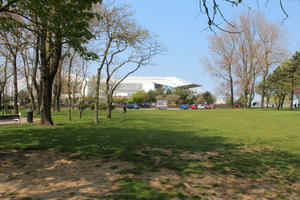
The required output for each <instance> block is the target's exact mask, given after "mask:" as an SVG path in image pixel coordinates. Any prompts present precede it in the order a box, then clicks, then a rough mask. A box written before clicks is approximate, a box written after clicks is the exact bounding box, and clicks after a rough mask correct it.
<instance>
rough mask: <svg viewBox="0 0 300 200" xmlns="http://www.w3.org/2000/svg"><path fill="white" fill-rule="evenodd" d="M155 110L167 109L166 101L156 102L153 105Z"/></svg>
mask: <svg viewBox="0 0 300 200" xmlns="http://www.w3.org/2000/svg"><path fill="white" fill-rule="evenodd" d="M155 108H156V109H159V110H162V109H167V108H168V101H165V100H157V102H156V105H155Z"/></svg>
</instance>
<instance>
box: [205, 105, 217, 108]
mask: <svg viewBox="0 0 300 200" xmlns="http://www.w3.org/2000/svg"><path fill="white" fill-rule="evenodd" d="M216 108H217V107H216V106H215V105H206V106H205V109H216Z"/></svg>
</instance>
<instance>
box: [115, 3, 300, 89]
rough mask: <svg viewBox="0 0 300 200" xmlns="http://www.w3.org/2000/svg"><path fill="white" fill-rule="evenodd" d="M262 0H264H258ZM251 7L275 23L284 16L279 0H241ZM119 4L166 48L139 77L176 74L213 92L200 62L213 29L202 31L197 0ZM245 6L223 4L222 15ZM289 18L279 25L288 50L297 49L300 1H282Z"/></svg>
mask: <svg viewBox="0 0 300 200" xmlns="http://www.w3.org/2000/svg"><path fill="white" fill-rule="evenodd" d="M258 1H259V2H264V0H258ZM244 2H245V4H246V5H247V6H250V7H251V8H252V9H258V10H261V11H262V12H263V13H264V14H265V16H266V17H267V18H268V19H269V20H272V21H274V22H277V23H281V21H282V19H283V18H284V14H283V12H282V11H281V10H280V7H279V3H278V2H279V0H272V1H270V3H269V5H268V6H267V7H265V6H264V4H261V5H257V4H256V3H254V4H251V3H249V2H255V1H253V0H244ZM118 3H119V4H130V5H131V9H132V11H133V12H134V16H135V18H136V20H137V22H138V23H139V24H141V25H142V26H143V27H145V28H147V29H148V30H150V32H152V33H154V34H157V35H158V36H159V41H160V42H161V43H162V44H163V46H164V47H166V48H167V52H166V53H165V55H163V56H158V57H156V59H155V60H154V63H155V65H154V66H147V67H145V68H143V69H141V70H140V71H139V72H137V73H136V74H135V75H138V76H176V77H179V78H183V79H186V80H188V81H191V82H194V83H198V84H201V85H203V89H205V90H210V91H213V90H214V88H215V86H216V80H215V79H214V78H213V77H211V76H210V75H209V74H208V73H207V72H206V71H205V68H204V67H203V66H202V64H201V58H202V57H203V56H206V55H209V51H208V41H207V38H208V36H209V35H210V34H212V32H210V31H207V30H206V31H205V30H204V29H205V28H206V27H207V26H206V18H205V16H204V15H202V14H201V13H200V10H199V2H198V0H118ZM247 6H243V5H241V6H239V7H238V8H236V7H231V6H224V7H223V11H224V14H225V15H226V16H227V17H228V18H234V17H236V16H238V14H239V13H240V12H241V11H243V10H247ZM285 6H286V10H287V12H288V13H289V15H290V17H289V18H288V19H287V20H286V21H285V22H284V24H282V27H283V29H284V30H285V32H286V34H287V36H288V38H289V43H288V44H289V45H288V49H289V50H290V51H291V52H293V51H296V50H300V20H298V19H300V14H299V8H300V2H297V1H296V0H294V1H288V0H286V1H285Z"/></svg>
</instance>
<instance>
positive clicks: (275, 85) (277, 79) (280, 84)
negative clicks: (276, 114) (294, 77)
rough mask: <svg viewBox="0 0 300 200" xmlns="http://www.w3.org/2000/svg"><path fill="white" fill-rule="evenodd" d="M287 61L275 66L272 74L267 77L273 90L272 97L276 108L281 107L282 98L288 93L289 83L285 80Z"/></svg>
mask: <svg viewBox="0 0 300 200" xmlns="http://www.w3.org/2000/svg"><path fill="white" fill-rule="evenodd" d="M288 65H289V63H287V62H286V63H283V64H281V65H280V66H279V67H277V68H276V69H275V70H274V71H273V72H272V74H271V75H270V76H269V77H268V82H270V84H271V88H272V90H273V92H274V99H275V101H276V104H277V110H279V109H280V108H282V107H283V103H284V100H285V99H286V97H287V95H288V94H289V91H290V89H289V84H288V82H287V76H286V68H288Z"/></svg>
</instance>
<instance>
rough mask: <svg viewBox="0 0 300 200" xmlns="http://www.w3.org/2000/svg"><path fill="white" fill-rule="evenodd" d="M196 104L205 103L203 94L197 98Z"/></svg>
mask: <svg viewBox="0 0 300 200" xmlns="http://www.w3.org/2000/svg"><path fill="white" fill-rule="evenodd" d="M194 103H195V104H205V99H204V98H203V96H202V95H201V96H198V97H196V100H195V102H194Z"/></svg>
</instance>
